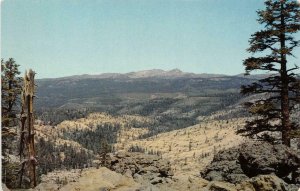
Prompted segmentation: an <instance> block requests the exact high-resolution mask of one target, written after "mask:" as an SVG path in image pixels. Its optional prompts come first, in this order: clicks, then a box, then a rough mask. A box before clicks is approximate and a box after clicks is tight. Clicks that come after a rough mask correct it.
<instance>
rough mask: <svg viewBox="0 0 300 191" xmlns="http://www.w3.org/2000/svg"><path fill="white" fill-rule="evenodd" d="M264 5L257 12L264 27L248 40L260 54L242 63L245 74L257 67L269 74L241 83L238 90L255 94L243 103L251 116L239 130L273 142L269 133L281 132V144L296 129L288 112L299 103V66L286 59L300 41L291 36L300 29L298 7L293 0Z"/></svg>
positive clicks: (289, 137)
mask: <svg viewBox="0 0 300 191" xmlns="http://www.w3.org/2000/svg"><path fill="white" fill-rule="evenodd" d="M265 6H266V8H265V10H259V11H257V13H258V16H259V18H258V22H259V23H260V24H262V25H264V29H263V30H261V31H258V32H256V33H254V34H253V35H252V36H251V38H250V40H249V43H250V48H249V49H248V51H249V52H251V53H253V54H254V53H259V57H250V58H247V59H246V60H244V63H243V64H244V66H245V70H246V74H249V73H250V72H251V71H257V70H258V71H259V70H260V71H267V72H269V73H268V74H267V75H266V77H265V78H263V79H261V80H258V81H257V82H255V83H252V84H251V85H247V86H242V88H241V93H243V94H248V95H249V94H258V95H257V96H256V97H257V98H256V99H255V100H254V101H252V102H248V103H246V104H245V105H246V107H247V108H248V109H249V111H250V113H251V114H253V115H254V119H253V120H251V121H248V122H247V123H246V125H245V126H244V128H242V129H240V130H238V133H241V134H242V135H246V136H251V137H256V138H258V139H263V140H267V141H271V142H273V141H276V137H278V136H272V135H274V133H275V132H280V133H281V141H282V143H283V144H285V145H287V146H290V140H291V138H292V137H291V134H292V133H291V132H292V131H294V130H296V129H297V128H299V127H297V124H296V123H293V122H292V121H291V118H290V114H291V111H292V110H293V109H294V106H295V105H296V104H299V103H300V95H299V92H300V82H299V74H297V72H299V67H298V66H297V65H295V66H292V67H290V66H289V65H288V62H287V58H288V57H289V56H294V55H293V50H294V48H296V47H297V46H298V45H299V42H300V41H297V40H296V39H295V38H294V37H293V35H294V34H295V33H297V32H298V31H299V30H300V7H299V4H298V3H297V2H296V1H295V0H294V1H293V0H267V1H265ZM262 55H265V56H262ZM275 134H276V133H275Z"/></svg>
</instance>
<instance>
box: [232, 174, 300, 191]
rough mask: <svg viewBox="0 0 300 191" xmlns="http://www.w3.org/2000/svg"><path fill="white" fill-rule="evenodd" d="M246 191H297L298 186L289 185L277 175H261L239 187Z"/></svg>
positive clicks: (238, 186)
mask: <svg viewBox="0 0 300 191" xmlns="http://www.w3.org/2000/svg"><path fill="white" fill-rule="evenodd" d="M237 188H238V189H239V190H245V191H257V190H258V191H260V190H263V191H274V190H276V191H293V190H295V191H297V186H296V185H288V184H287V183H285V182H284V181H283V180H282V179H280V178H278V177H277V176H275V175H259V176H256V177H253V178H251V179H249V180H247V181H245V182H242V183H240V184H239V185H237Z"/></svg>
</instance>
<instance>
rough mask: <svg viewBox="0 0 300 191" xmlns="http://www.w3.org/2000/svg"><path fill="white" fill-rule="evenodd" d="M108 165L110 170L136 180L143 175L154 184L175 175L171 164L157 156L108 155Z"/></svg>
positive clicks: (138, 154)
mask: <svg viewBox="0 0 300 191" xmlns="http://www.w3.org/2000/svg"><path fill="white" fill-rule="evenodd" d="M106 164H107V167H108V168H109V169H111V170H113V171H116V172H118V173H121V174H125V175H126V176H132V177H134V178H135V179H137V177H138V175H142V176H143V178H145V179H148V180H149V181H150V180H151V181H150V182H151V183H153V184H157V183H161V182H165V181H166V180H165V179H166V178H169V179H172V176H173V175H174V174H173V171H172V170H171V165H170V163H169V162H168V161H166V160H164V159H161V158H160V157H158V156H156V155H147V154H143V153H137V152H132V153H129V152H124V151H122V152H118V153H116V154H115V155H113V154H108V155H107V163H106ZM154 180H155V181H154ZM158 180H159V181H158Z"/></svg>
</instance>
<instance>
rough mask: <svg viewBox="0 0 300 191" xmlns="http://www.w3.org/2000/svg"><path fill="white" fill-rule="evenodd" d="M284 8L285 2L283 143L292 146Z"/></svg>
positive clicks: (283, 25)
mask: <svg viewBox="0 0 300 191" xmlns="http://www.w3.org/2000/svg"><path fill="white" fill-rule="evenodd" d="M283 12H284V8H283V3H281V26H282V28H281V35H280V50H281V53H280V54H281V70H280V75H281V83H282V84H281V85H282V89H281V115H282V116H281V117H282V119H281V121H282V142H283V144H285V145H287V146H290V145H291V139H290V133H291V122H290V111H289V89H288V88H289V77H288V74H287V68H286V64H287V60H286V54H285V53H284V49H285V48H286V47H285V40H286V39H285V20H284V13H283Z"/></svg>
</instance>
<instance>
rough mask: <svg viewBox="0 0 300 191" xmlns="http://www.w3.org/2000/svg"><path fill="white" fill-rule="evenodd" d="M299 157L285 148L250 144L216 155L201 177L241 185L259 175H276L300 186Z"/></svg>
mask: <svg viewBox="0 0 300 191" xmlns="http://www.w3.org/2000/svg"><path fill="white" fill-rule="evenodd" d="M299 168H300V155H299V153H297V152H296V151H294V150H292V149H291V148H289V147H286V146H284V145H271V144H269V143H265V142H251V143H247V144H243V145H241V146H240V147H236V148H231V149H228V150H225V151H221V152H219V153H217V154H216V155H215V157H214V159H213V161H212V163H211V164H210V165H209V166H208V167H207V168H206V169H205V171H204V172H202V173H201V175H202V176H203V177H204V178H205V179H207V180H210V181H213V180H215V181H227V182H231V183H239V182H242V181H245V180H248V179H249V178H251V177H255V176H258V175H264V174H265V175H267V174H274V175H276V176H277V177H279V178H281V179H283V180H285V181H286V182H288V183H293V184H300V182H299V179H300V176H299V175H300V173H299V172H300V169H299Z"/></svg>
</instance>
